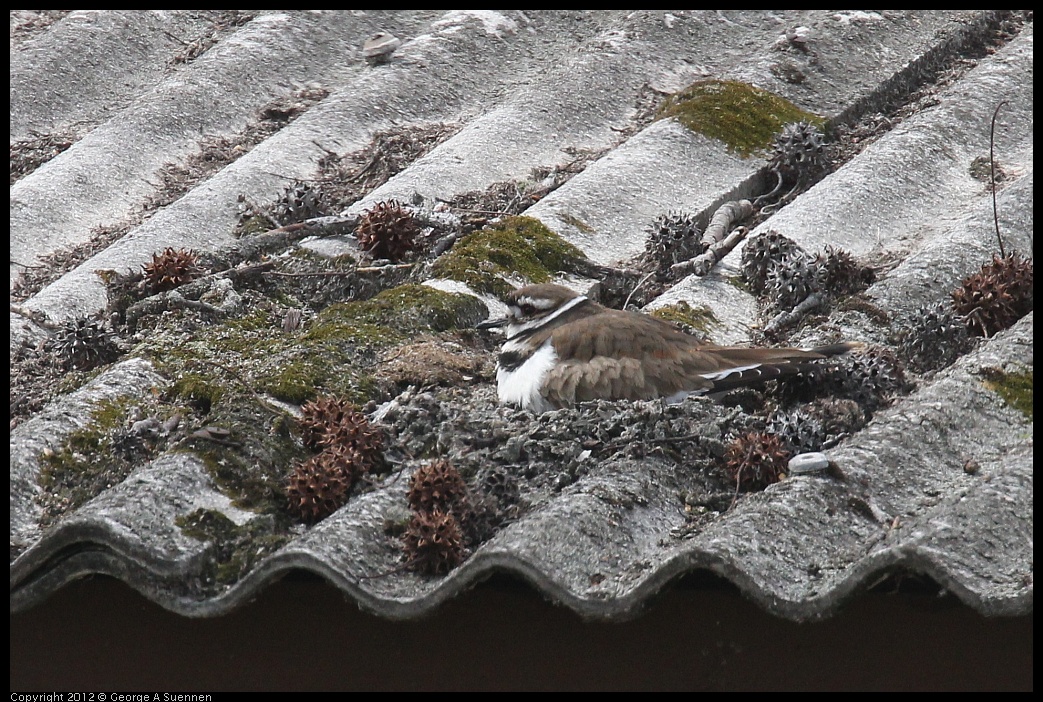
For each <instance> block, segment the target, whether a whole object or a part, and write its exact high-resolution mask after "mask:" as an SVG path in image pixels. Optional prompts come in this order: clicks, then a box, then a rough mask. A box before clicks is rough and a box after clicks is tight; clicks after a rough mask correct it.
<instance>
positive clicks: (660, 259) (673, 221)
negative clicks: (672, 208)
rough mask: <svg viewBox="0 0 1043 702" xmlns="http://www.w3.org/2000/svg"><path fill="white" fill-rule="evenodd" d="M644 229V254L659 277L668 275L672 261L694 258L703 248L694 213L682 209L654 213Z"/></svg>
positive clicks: (662, 277)
mask: <svg viewBox="0 0 1043 702" xmlns="http://www.w3.org/2000/svg"><path fill="white" fill-rule="evenodd" d="M645 232H646V238H645V257H646V259H647V260H648V261H649V263H650V264H651V265H652V266H654V267H655V271H656V276H657V277H658V278H659V279H660V280H667V279H669V277H670V267H671V266H672V265H674V264H675V263H681V262H682V261H687V260H689V259H691V258H695V257H696V256H697V255H699V254H701V253H702V252H703V249H704V248H705V247H703V246H702V244H701V243H700V241H699V237H700V236H701V235H702V231H701V230H700V228H699V225H698V224H696V221H695V217H694V216H693V215H689V214H685V213H682V212H677V213H668V214H665V215H660V216H658V217H656V218H655V219H654V220H653V221H652V224H650V225H649V226H648V227H646V229H645Z"/></svg>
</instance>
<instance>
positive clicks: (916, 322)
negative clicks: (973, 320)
mask: <svg viewBox="0 0 1043 702" xmlns="http://www.w3.org/2000/svg"><path fill="white" fill-rule="evenodd" d="M898 348H899V350H900V351H901V353H902V356H903V358H905V359H907V360H908V362H909V365H910V366H911V367H912V368H913V369H914V370H917V371H919V372H924V371H933V370H938V369H939V368H942V367H944V366H948V365H950V364H951V363H953V362H954V361H955V360H956V359H957V358H959V357H960V356H961V355H962V354H964V353H966V352H967V351H969V350H970V348H971V335H970V332H969V330H968V329H967V324H966V323H965V322H964V321H963V319H961V318H960V317H959V315H957V313H956V311H955V310H954V309H953V307H952V305H950V304H946V303H944V302H942V303H938V304H935V305H933V306H930V305H921V306H920V308H919V309H918V310H917V311H916V313H914V314H913V315H911V316H910V317H908V318H906V319H903V320H902V321H901V330H900V332H899V334H898Z"/></svg>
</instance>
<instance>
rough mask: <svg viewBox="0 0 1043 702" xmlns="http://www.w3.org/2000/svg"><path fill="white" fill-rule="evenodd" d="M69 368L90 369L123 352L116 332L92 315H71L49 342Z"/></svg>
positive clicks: (53, 350)
mask: <svg viewBox="0 0 1043 702" xmlns="http://www.w3.org/2000/svg"><path fill="white" fill-rule="evenodd" d="M47 347H48V348H49V349H50V350H51V351H52V352H53V353H54V354H55V358H56V359H57V361H58V364H59V365H60V366H62V368H65V369H66V370H90V369H91V368H96V367H97V366H100V365H101V364H103V363H109V362H110V361H115V360H116V358H117V357H118V356H119V347H118V346H116V339H115V335H114V334H113V333H112V332H111V331H109V330H108V329H106V328H105V327H104V326H103V325H102V324H101V323H100V322H99V321H98V320H96V319H92V318H90V317H79V318H77V319H70V320H69V321H67V322H66V323H65V324H63V325H62V326H61V327H59V328H58V331H57V332H56V333H55V335H54V336H53V337H52V338H51V339H50V340H49V341H48V342H47Z"/></svg>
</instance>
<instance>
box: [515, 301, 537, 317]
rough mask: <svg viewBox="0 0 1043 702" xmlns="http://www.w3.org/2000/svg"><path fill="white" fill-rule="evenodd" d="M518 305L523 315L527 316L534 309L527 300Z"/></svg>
mask: <svg viewBox="0 0 1043 702" xmlns="http://www.w3.org/2000/svg"><path fill="white" fill-rule="evenodd" d="M518 307H519V309H521V313H522V314H523V315H525V316H529V315H530V314H533V313H534V312H535V311H536V308H535V307H533V306H532V305H530V304H529V303H527V302H526V303H524V304H522V305H519V306H518Z"/></svg>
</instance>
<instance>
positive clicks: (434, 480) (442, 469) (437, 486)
mask: <svg viewBox="0 0 1043 702" xmlns="http://www.w3.org/2000/svg"><path fill="white" fill-rule="evenodd" d="M406 499H407V500H408V502H409V507H410V509H412V510H413V511H414V512H432V511H434V510H436V509H439V510H442V511H445V512H456V513H460V512H461V509H462V508H465V505H466V504H467V501H468V500H467V484H466V483H465V482H464V479H463V476H462V475H460V471H458V470H457V469H456V468H455V467H454V466H453V464H452V463H450V462H449V461H447V460H444V459H443V460H437V461H433V462H432V463H428V464H427V465H424V466H421V467H420V468H417V470H416V472H415V473H413V477H412V478H411V479H410V481H409V492H408V493H407V494H406Z"/></svg>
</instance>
